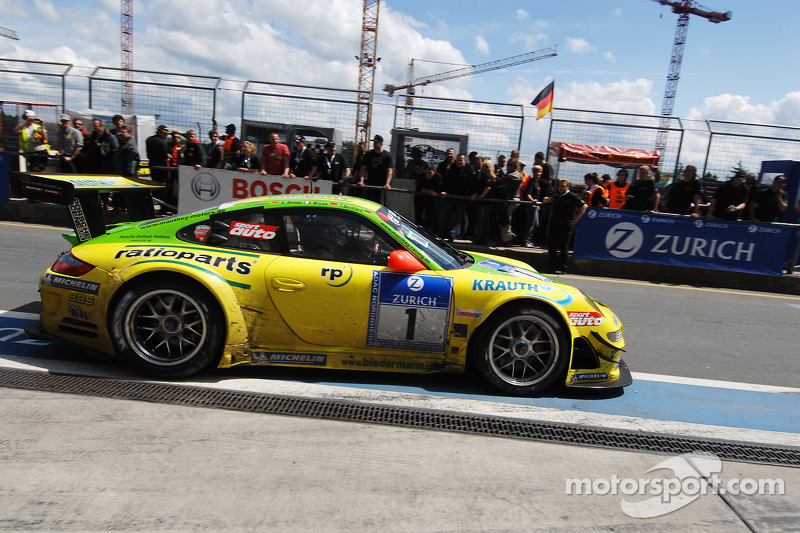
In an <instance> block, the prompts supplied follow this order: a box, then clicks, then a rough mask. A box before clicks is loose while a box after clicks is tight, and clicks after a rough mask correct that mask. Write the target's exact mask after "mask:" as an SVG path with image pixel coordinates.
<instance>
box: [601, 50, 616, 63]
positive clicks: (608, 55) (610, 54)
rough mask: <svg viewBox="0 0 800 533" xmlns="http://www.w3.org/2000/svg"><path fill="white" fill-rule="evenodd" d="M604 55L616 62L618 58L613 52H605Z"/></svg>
mask: <svg viewBox="0 0 800 533" xmlns="http://www.w3.org/2000/svg"><path fill="white" fill-rule="evenodd" d="M603 57H604V58H606V59H607V60H609V61H611V62H612V63H614V62H616V60H617V58H616V57H614V54H612V53H611V52H603Z"/></svg>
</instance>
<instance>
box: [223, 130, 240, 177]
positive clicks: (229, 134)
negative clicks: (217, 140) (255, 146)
mask: <svg viewBox="0 0 800 533" xmlns="http://www.w3.org/2000/svg"><path fill="white" fill-rule="evenodd" d="M241 154H242V143H241V142H240V141H239V139H237V138H236V126H234V125H233V124H228V125H227V126H225V143H224V144H223V145H222V168H224V169H226V170H236V164H237V162H238V161H239V156H240V155H241Z"/></svg>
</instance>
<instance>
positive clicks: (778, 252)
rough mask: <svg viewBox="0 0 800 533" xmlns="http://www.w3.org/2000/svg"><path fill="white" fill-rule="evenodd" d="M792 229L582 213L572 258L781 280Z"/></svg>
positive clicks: (603, 211)
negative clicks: (775, 277)
mask: <svg viewBox="0 0 800 533" xmlns="http://www.w3.org/2000/svg"><path fill="white" fill-rule="evenodd" d="M796 232H797V228H796V227H792V226H784V225H775V224H754V223H749V222H729V221H726V220H720V219H713V220H707V219H704V218H691V217H679V216H669V215H658V214H650V213H642V212H636V211H622V210H618V209H597V208H589V209H587V211H586V213H585V214H584V216H583V217H582V218H581V220H580V221H579V222H578V227H577V232H576V234H575V252H574V256H575V257H578V258H585V259H607V260H611V261H630V262H635V263H653V264H662V265H672V266H682V267H693V268H710V269H715V270H727V271H733V272H746V273H751V274H765V275H769V276H781V275H782V274H783V267H784V258H785V257H786V251H787V247H788V245H789V242H790V239H792V237H793V236H794V234H795V233H796Z"/></svg>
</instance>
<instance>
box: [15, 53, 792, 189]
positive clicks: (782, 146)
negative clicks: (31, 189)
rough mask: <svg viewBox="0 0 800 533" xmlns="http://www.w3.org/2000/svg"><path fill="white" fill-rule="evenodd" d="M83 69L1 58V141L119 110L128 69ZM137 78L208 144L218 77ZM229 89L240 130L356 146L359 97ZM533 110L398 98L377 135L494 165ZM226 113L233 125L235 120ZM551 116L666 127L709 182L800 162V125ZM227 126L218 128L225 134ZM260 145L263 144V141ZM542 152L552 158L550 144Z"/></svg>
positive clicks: (583, 138) (606, 126)
mask: <svg viewBox="0 0 800 533" xmlns="http://www.w3.org/2000/svg"><path fill="white" fill-rule="evenodd" d="M80 68H85V67H73V66H72V65H69V64H65V63H49V62H40V61H24V60H16V59H0V74H1V75H0V113H2V115H3V116H2V123H1V124H2V128H3V132H2V137H4V142H5V140H6V139H5V138H10V139H11V141H12V144H9V145H8V146H15V139H14V135H13V127H14V126H15V125H16V124H17V123H18V121H19V120H21V111H22V110H24V109H27V108H33V109H34V110H37V113H40V114H42V115H44V116H45V119H46V120H45V122H46V125H47V127H48V131H50V132H51V134H54V133H55V127H56V121H57V115H58V113H60V112H62V110H63V109H64V108H65V107H66V101H65V99H66V95H67V94H69V95H70V97H71V101H70V105H69V107H70V108H74V109H77V110H83V109H91V110H95V111H96V112H100V113H104V114H107V113H111V114H113V113H120V112H121V109H122V98H123V85H124V83H126V81H124V80H123V76H122V73H123V71H122V69H115V68H108V67H97V68H95V69H94V70H93V71H92V72H91V74H90V75H89V76H88V79H89V84H88V90H86V89H75V88H74V87H72V88H71V89H70V90H69V91H67V89H66V81H67V80H68V78H71V77H75V78H76V79H77V78H85V77H86V76H85V75H79V74H76V73H75V71H76V70H78V69H80ZM132 75H133V80H132V84H133V93H134V102H133V105H134V113H135V114H137V115H148V116H153V117H155V119H156V123H157V124H165V125H167V126H168V127H172V128H177V129H181V130H184V131H185V130H186V129H190V128H192V129H197V130H198V133H199V136H200V138H201V139H202V138H204V134H205V132H206V131H207V130H209V129H211V127H212V125H213V124H214V122H215V121H216V119H217V116H218V115H219V113H220V102H219V99H218V98H217V93H218V92H219V91H220V90H221V87H220V84H221V81H222V80H221V78H219V77H213V76H195V75H190V74H177V73H166V72H154V71H144V70H134V71H132ZM230 83H231V84H232V88H226V90H227V91H229V92H237V91H238V92H240V93H241V110H240V121H241V123H244V122H245V121H250V122H261V123H265V124H269V123H276V124H277V123H282V124H292V125H303V126H311V127H317V128H331V129H335V130H337V131H338V132H339V134H340V135H341V139H343V141H344V142H343V144H345V145H350V142H351V141H352V139H353V138H354V129H355V123H356V107H357V95H358V91H356V90H350V89H336V88H329V87H313V86H302V85H291V84H283V83H273V82H267V81H241V82H236V81H232V82H230ZM82 97H85V98H86V101H85V102H81V101H80V98H82ZM37 106H38V107H37ZM526 107H527V106H523V105H519V104H507V103H499V102H481V101H472V100H458V99H447V98H435V97H428V96H414V97H413V99H409V97H408V96H406V95H398V96H397V97H396V98H395V101H394V103H393V104H391V103H385V104H384V103H380V102H379V101H377V100H376V103H374V104H373V111H372V117H371V118H372V124H373V128H372V129H373V132H376V133H381V134H382V135H384V137H387V138H389V135H388V134H389V133H390V132H389V129H390V127H392V126H393V127H394V128H395V129H398V130H416V131H421V132H431V133H439V134H443V135H467V136H468V138H469V141H468V142H469V150H470V151H472V150H475V151H477V152H479V153H480V154H481V155H484V156H487V157H492V158H494V157H495V156H496V155H498V154H501V153H502V154H508V153H509V152H510V151H511V150H513V149H519V148H520V147H521V144H522V138H523V135H524V127H525V116H524V115H525V110H526ZM389 113H392V115H393V116H392V115H390V114H389ZM234 115H235V114H234ZM226 116H227V118H228V119H231V113H229V112H228V113H227V115H226ZM547 118H549V119H550V131H549V139H548V141H549V142H572V143H582V144H593V145H610V146H619V147H627V148H650V149H651V148H654V147H655V145H656V140H657V136H658V133H659V131H661V130H662V129H664V128H665V129H666V132H667V142H666V146H665V148H664V150H663V153H662V154H661V165H660V166H661V169H662V170H663V172H664V173H665V174H666V175H667V176H669V175H671V174H675V173H680V170H681V169H682V168H683V167H684V166H685V165H687V164H693V165H695V166H696V167H697V168H698V169H700V168H702V169H703V171H702V174H703V175H704V176H705V177H706V180H708V181H711V182H714V181H716V180H720V181H721V180H725V179H727V178H728V177H729V176H730V174H731V170H732V169H733V168H734V167H739V166H741V167H742V168H745V169H747V170H752V171H754V172H758V171H759V169H760V168H761V162H762V161H766V160H800V128H797V127H790V126H779V125H762V124H747V123H741V122H727V121H722V120H707V121H691V120H689V121H683V120H681V119H680V118H677V117H668V118H666V119H665V118H664V117H661V116H660V115H637V114H627V113H614V112H605V111H589V110H580V109H562V108H555V109H553V111H552V113H551V114H550V115H548V117H547ZM51 121H52V122H51ZM232 121H234V122H235V120H232ZM223 127H224V125H220V127H219V129H223ZM51 128H53V129H51ZM9 132H11V133H9ZM260 140H261V141H262V142H263V141H265V140H266V138H264V139H260ZM6 144H7V143H6ZM343 148H344V146H343ZM347 148H350V146H347ZM540 149H541V151H543V152H546V147H545V146H542V147H541V148H540ZM567 167H569V168H567ZM570 169H571V170H570ZM609 170H612V169H609ZM562 171H564V172H568V173H569V172H571V173H572V174H574V175H567V176H566V177H570V178H571V179H573V180H579V179H581V178H582V176H583V174H584V173H586V172H588V171H589V170H587V167H585V166H584V165H579V164H572V165H562V167H561V168H560V169H559V172H562ZM612 172H613V170H612ZM609 173H611V172H609ZM578 182H580V181H578Z"/></svg>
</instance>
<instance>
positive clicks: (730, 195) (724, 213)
mask: <svg viewBox="0 0 800 533" xmlns="http://www.w3.org/2000/svg"><path fill="white" fill-rule="evenodd" d="M744 174H745V173H744V171H743V170H737V171H736V174H734V175H733V177H732V178H731V179H730V180H729V181H726V182H725V183H723V184H722V185H720V186H719V188H718V189H717V192H716V193H715V194H714V198H712V199H711V213H710V214H709V215H708V217H707V218H722V219H725V220H739V218H740V217H741V216H742V212H743V211H744V208H745V207H746V206H747V193H748V192H749V191H748V188H747V185H745V184H744Z"/></svg>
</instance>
